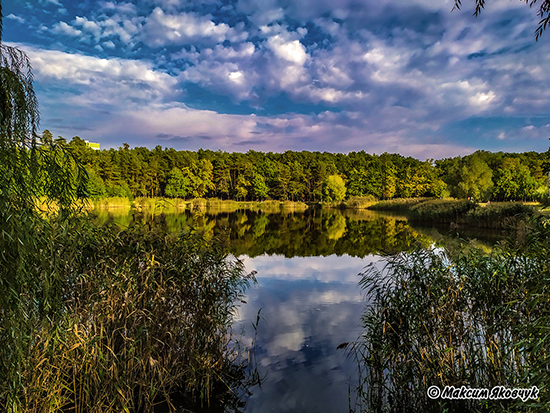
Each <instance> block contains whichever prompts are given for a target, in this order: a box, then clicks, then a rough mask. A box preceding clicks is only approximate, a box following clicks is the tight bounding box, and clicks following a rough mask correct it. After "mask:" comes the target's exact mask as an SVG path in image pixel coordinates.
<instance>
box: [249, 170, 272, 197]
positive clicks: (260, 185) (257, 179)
mask: <svg viewBox="0 0 550 413" xmlns="http://www.w3.org/2000/svg"><path fill="white" fill-rule="evenodd" d="M252 192H253V193H254V198H256V199H259V200H264V199H266V198H267V196H268V194H269V187H268V186H267V185H266V184H265V181H264V178H263V177H262V176H261V175H260V174H258V173H255V174H254V178H252Z"/></svg>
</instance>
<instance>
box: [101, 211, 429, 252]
mask: <svg viewBox="0 0 550 413" xmlns="http://www.w3.org/2000/svg"><path fill="white" fill-rule="evenodd" d="M100 219H101V220H102V221H106V220H107V219H111V220H113V221H114V222H116V223H118V224H119V225H125V224H126V225H127V224H128V223H129V221H131V220H140V221H142V222H143V223H144V224H151V223H153V222H154V223H155V224H154V225H156V224H159V223H163V224H164V225H166V226H167V228H168V229H169V230H170V231H172V232H181V231H183V232H187V231H191V230H196V231H198V232H200V233H202V234H204V237H205V239H206V240H210V239H212V238H213V237H216V238H219V239H222V240H224V241H225V242H226V243H227V244H228V245H229V248H230V250H231V252H232V253H234V254H235V255H240V254H246V255H248V256H250V257H255V256H258V255H262V254H279V255H284V256H285V257H295V256H299V257H308V256H328V255H332V254H336V255H343V254H347V255H351V256H356V257H365V256H367V255H370V254H383V255H385V254H391V253H396V252H400V251H410V250H411V249H413V248H414V247H415V246H418V245H419V246H424V247H426V246H428V245H429V244H430V243H431V242H432V240H431V238H430V237H428V236H427V235H423V234H422V233H420V232H418V231H416V230H414V229H413V228H411V227H410V226H409V224H408V223H407V221H406V220H405V219H404V218H402V217H392V216H388V215H381V214H378V213H375V212H373V211H367V210H364V211H349V210H344V211H340V210H321V209H318V210H308V211H305V212H287V213H285V212H282V213H276V214H266V213H263V212H257V211H250V210H242V211H236V212H227V213H210V212H206V213H201V214H193V213H192V212H190V211H183V212H179V213H165V214H160V215H145V214H141V215H138V214H135V215H134V216H132V215H131V214H127V213H125V214H123V215H121V216H118V217H117V216H114V215H111V216H110V217H108V216H106V215H103V216H101V217H100Z"/></svg>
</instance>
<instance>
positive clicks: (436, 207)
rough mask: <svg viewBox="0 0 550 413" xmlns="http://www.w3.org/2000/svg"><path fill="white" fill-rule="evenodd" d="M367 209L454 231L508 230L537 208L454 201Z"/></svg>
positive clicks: (394, 203)
mask: <svg viewBox="0 0 550 413" xmlns="http://www.w3.org/2000/svg"><path fill="white" fill-rule="evenodd" d="M369 209H372V210H375V211H400V212H404V213H406V215H407V217H408V218H409V219H410V220H411V221H416V222H431V223H439V224H449V225H452V226H456V227H461V226H462V227H464V226H467V227H479V228H508V227H511V226H517V225H518V224H519V222H521V221H524V220H525V219H526V218H528V217H530V216H533V215H536V214H539V213H540V212H539V208H537V205H536V204H524V203H521V202H494V203H483V204H481V203H475V202H470V201H468V200H460V199H454V198H446V199H439V198H416V199H415V198H406V199H392V200H389V201H381V202H379V203H377V204H375V205H373V206H371V207H370V208H369Z"/></svg>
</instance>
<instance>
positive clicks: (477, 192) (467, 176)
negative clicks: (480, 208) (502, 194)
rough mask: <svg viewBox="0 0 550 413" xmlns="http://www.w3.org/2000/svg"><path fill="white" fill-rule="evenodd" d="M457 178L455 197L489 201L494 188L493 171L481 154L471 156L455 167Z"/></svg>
mask: <svg viewBox="0 0 550 413" xmlns="http://www.w3.org/2000/svg"><path fill="white" fill-rule="evenodd" d="M453 174H454V175H455V176H456V182H457V184H456V187H454V195H455V196H457V197H459V198H466V197H471V198H473V199H475V200H483V199H485V200H486V199H488V197H489V196H490V194H491V190H492V187H493V181H492V177H493V171H491V169H490V168H489V166H488V165H487V163H485V162H484V161H483V159H481V157H480V156H479V154H473V155H470V156H468V157H466V158H464V159H463V160H462V162H460V164H457V165H455V168H454V171H453Z"/></svg>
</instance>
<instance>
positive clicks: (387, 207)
mask: <svg viewBox="0 0 550 413" xmlns="http://www.w3.org/2000/svg"><path fill="white" fill-rule="evenodd" d="M430 199H433V198H394V199H389V200H386V201H380V202H377V203H376V204H374V205H371V206H369V209H372V210H374V211H397V212H403V211H408V210H409V209H410V208H411V207H412V206H414V205H417V204H420V203H422V202H425V201H428V200H430Z"/></svg>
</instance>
